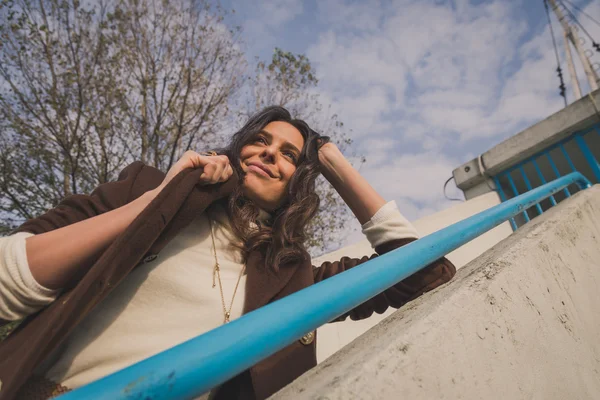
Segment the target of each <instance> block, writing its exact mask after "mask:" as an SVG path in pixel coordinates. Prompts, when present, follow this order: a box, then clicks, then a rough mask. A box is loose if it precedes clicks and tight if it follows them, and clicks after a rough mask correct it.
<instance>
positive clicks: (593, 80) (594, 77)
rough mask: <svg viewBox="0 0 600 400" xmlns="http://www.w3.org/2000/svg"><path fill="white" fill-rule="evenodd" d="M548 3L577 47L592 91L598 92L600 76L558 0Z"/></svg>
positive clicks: (549, 0)
mask: <svg viewBox="0 0 600 400" xmlns="http://www.w3.org/2000/svg"><path fill="white" fill-rule="evenodd" d="M548 3H550V5H551V6H552V10H553V11H554V13H555V14H556V17H557V18H558V21H559V22H560V24H561V25H562V28H563V30H564V32H565V35H566V36H567V38H568V39H569V40H570V41H571V43H573V46H575V50H577V53H579V59H580V60H581V63H582V64H583V69H584V70H585V75H586V76H587V79H588V83H589V84H590V89H591V90H592V91H594V90H598V82H600V77H598V74H596V71H594V69H593V68H592V64H591V63H590V60H589V59H588V58H587V57H586V56H585V53H584V49H583V48H582V47H581V44H580V43H579V40H577V39H576V38H575V35H574V34H573V29H572V28H571V26H570V25H569V23H568V22H567V20H566V19H565V16H564V14H563V13H562V11H561V10H560V9H559V8H558V6H557V5H556V0H548Z"/></svg>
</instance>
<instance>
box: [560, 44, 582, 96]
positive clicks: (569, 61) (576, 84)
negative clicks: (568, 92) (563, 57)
mask: <svg viewBox="0 0 600 400" xmlns="http://www.w3.org/2000/svg"><path fill="white" fill-rule="evenodd" d="M563 37H564V38H565V51H566V53H567V65H568V66H569V75H571V86H573V94H574V95H575V100H579V99H580V98H581V87H580V86H579V79H577V73H576V72H575V65H574V64H573V56H572V55H571V46H570V45H569V38H567V33H566V32H565V33H564V34H563Z"/></svg>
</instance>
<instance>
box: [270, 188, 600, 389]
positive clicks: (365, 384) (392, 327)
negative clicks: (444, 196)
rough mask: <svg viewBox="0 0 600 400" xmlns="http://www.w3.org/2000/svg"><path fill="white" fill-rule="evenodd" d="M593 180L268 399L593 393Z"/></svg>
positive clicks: (598, 377) (596, 352)
mask: <svg viewBox="0 0 600 400" xmlns="http://www.w3.org/2000/svg"><path fill="white" fill-rule="evenodd" d="M599 285H600V185H596V186H594V187H593V188H591V189H588V190H585V191H583V192H580V193H577V194H576V195H575V196H573V197H572V198H570V199H567V200H565V201H563V202H561V203H560V204H559V205H558V206H557V207H554V208H553V209H551V210H549V211H547V212H546V213H544V214H543V215H542V216H540V217H537V218H535V219H534V220H532V221H531V222H530V223H528V224H527V225H525V226H524V227H522V228H521V229H519V230H518V231H517V232H515V233H514V234H513V235H511V236H510V237H508V238H507V239H505V240H503V241H502V242H501V243H499V244H498V245H496V246H494V247H493V248H492V249H491V250H489V251H488V252H486V253H485V254H483V255H482V256H481V257H478V258H477V259H476V260H474V261H473V262H471V263H469V264H468V265H466V266H465V267H463V268H462V269H461V270H459V271H458V272H457V274H456V277H455V278H454V279H453V280H452V281H451V282H449V283H448V284H446V285H444V286H442V287H440V288H438V289H436V290H434V291H432V292H429V293H427V294H425V295H423V296H421V297H420V298H419V299H416V300H415V301H414V302H412V303H410V304H409V305H408V306H407V307H405V308H403V309H400V310H398V311H397V312H395V313H394V314H393V315H392V316H390V318H388V319H386V321H385V323H382V324H378V325H377V326H376V327H374V328H373V329H371V330H369V332H367V333H366V334H364V335H362V336H361V337H360V338H358V339H356V340H355V341H353V342H352V343H351V344H350V345H349V346H346V347H345V348H344V349H342V350H341V351H339V352H338V353H336V354H335V355H334V356H332V357H330V358H329V359H327V360H326V361H325V362H323V363H321V364H320V365H318V366H317V367H316V368H314V369H312V370H311V371H309V372H307V373H306V374H304V375H303V376H301V377H300V378H299V379H298V380H296V381H295V382H293V383H292V384H291V385H289V386H288V387H286V388H284V389H283V390H282V391H281V392H279V393H278V394H276V395H275V396H274V397H273V398H274V399H309V398H311V399H314V398H327V399H330V400H334V399H404V398H406V399H467V400H468V399H540V400H541V399H543V400H546V399H549V400H553V399H556V400H562V399H597V398H599V393H600V290H598V287H599Z"/></svg>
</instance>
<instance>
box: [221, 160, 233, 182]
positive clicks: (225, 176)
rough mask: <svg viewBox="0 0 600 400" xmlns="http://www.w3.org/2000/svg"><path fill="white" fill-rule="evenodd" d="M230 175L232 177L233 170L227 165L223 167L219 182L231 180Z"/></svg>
mask: <svg viewBox="0 0 600 400" xmlns="http://www.w3.org/2000/svg"><path fill="white" fill-rule="evenodd" d="M231 175H233V168H231V165H230V164H227V167H225V170H224V171H223V173H222V174H221V179H219V182H226V181H228V180H229V178H231Z"/></svg>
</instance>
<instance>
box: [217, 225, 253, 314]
mask: <svg viewBox="0 0 600 400" xmlns="http://www.w3.org/2000/svg"><path fill="white" fill-rule="evenodd" d="M208 227H209V229H210V237H211V239H212V249H213V255H214V256H215V267H214V269H213V283H212V287H213V288H214V287H215V286H216V284H215V275H216V276H217V277H218V278H219V290H220V291H221V303H222V304H223V315H224V318H223V323H224V324H226V323H228V322H229V317H230V316H231V309H232V308H233V300H234V299H235V294H236V293H237V289H238V286H239V284H240V280H241V279H242V275H243V274H244V271H245V270H246V266H245V265H244V267H243V268H242V270H241V271H240V276H238V280H237V283H236V284H235V289H233V296H231V304H230V305H229V310H227V307H226V306H225V296H224V295H223V284H222V283H221V268H220V267H219V260H218V259H217V246H216V245H215V235H214V234H213V227H212V221H211V219H210V217H208Z"/></svg>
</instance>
